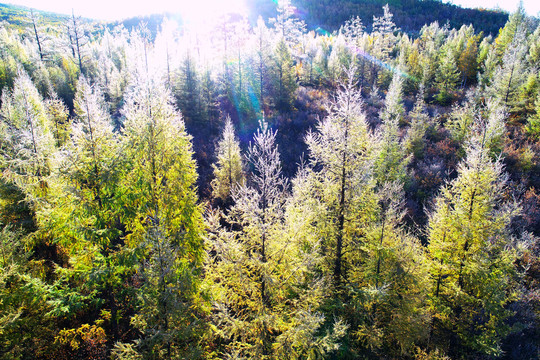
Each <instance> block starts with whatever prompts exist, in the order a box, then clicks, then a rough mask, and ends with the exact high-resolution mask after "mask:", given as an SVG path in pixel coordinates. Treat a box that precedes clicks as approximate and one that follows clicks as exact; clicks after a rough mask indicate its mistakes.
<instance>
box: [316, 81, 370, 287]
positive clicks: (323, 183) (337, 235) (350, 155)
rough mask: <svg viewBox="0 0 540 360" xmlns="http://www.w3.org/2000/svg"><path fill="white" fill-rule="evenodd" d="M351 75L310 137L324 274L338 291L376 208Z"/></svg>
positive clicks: (362, 119) (367, 136) (359, 107)
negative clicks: (358, 242) (320, 205)
mask: <svg viewBox="0 0 540 360" xmlns="http://www.w3.org/2000/svg"><path fill="white" fill-rule="evenodd" d="M355 85H356V84H355V83H354V82H353V80H352V76H350V77H349V81H348V83H346V84H345V85H344V86H343V88H342V89H340V90H339V91H338V92H337V95H336V98H335V100H334V101H333V102H332V103H331V104H330V108H329V116H328V117H326V118H325V119H324V120H322V121H320V122H319V123H318V124H317V127H316V131H315V132H310V133H308V135H307V136H306V140H305V141H306V143H307V145H308V149H309V156H310V161H311V166H312V167H313V168H314V169H319V170H318V171H313V172H312V176H313V180H312V181H315V183H317V184H318V185H316V186H315V185H314V186H313V187H312V188H313V193H312V194H311V196H312V197H314V198H316V199H318V201H320V202H321V203H322V204H324V205H323V207H322V208H318V209H317V212H318V216H317V220H316V221H315V224H316V225H315V227H316V229H314V230H315V231H316V232H317V233H318V234H319V236H320V238H321V239H324V240H323V242H324V243H323V245H322V251H323V252H324V254H325V261H324V263H323V268H324V273H325V274H326V275H327V276H330V277H332V278H333V281H332V285H333V288H334V290H333V291H336V292H339V291H341V290H342V287H343V286H344V281H346V279H347V277H348V275H347V274H348V271H349V266H350V264H349V261H350V259H349V256H350V255H351V253H352V252H351V249H352V248H354V247H355V241H354V240H353V239H355V238H357V237H359V236H360V237H361V234H362V230H361V226H362V224H363V222H364V221H367V219H368V218H369V217H370V216H371V211H372V206H373V203H372V202H373V201H374V197H373V186H374V183H373V182H372V180H371V176H370V174H371V172H372V160H371V152H372V143H373V139H372V136H371V134H370V132H369V130H368V127H367V123H366V118H365V114H364V112H363V109H362V105H363V101H362V98H361V94H360V91H359V90H358V89H357V88H356V86H355Z"/></svg>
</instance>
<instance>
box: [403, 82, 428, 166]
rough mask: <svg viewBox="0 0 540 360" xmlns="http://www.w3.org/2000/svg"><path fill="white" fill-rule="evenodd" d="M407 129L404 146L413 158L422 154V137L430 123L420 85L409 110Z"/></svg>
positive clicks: (422, 89)
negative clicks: (412, 105)
mask: <svg viewBox="0 0 540 360" xmlns="http://www.w3.org/2000/svg"><path fill="white" fill-rule="evenodd" d="M408 115H409V129H408V130H407V135H406V137H405V148H406V150H407V152H408V153H409V154H412V155H413V156H414V157H415V158H419V157H421V156H422V155H423V150H424V145H425V143H424V137H425V135H426V131H427V130H428V128H429V127H430V126H431V125H432V124H431V122H430V120H431V119H430V116H429V114H428V112H427V109H426V102H425V101H424V88H423V87H422V86H421V87H420V90H419V91H418V94H417V96H416V102H415V103H414V107H413V109H412V110H411V111H410V112H409V114H408Z"/></svg>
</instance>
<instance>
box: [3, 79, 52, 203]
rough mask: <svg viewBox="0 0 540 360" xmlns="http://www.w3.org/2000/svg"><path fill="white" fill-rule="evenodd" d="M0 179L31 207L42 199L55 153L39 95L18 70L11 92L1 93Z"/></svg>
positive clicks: (47, 118)
mask: <svg viewBox="0 0 540 360" xmlns="http://www.w3.org/2000/svg"><path fill="white" fill-rule="evenodd" d="M1 115H2V121H3V129H2V130H3V131H2V134H1V136H2V138H3V139H2V140H3V142H4V145H3V148H2V152H3V156H4V159H5V165H4V166H5V168H4V172H3V177H4V179H5V180H8V181H11V182H13V183H15V184H16V185H17V186H18V187H19V188H20V189H21V190H22V191H23V192H24V193H25V195H26V197H27V200H28V201H30V203H32V204H33V205H37V203H38V202H39V201H41V200H44V199H45V198H44V197H45V195H46V193H47V187H48V185H47V176H49V174H50V166H51V165H50V158H51V155H52V154H53V152H54V151H55V140H54V136H53V134H52V129H51V125H52V124H51V121H50V118H49V114H48V113H47V109H46V107H45V104H44V102H43V99H42V97H41V95H40V94H39V93H38V91H37V89H36V87H35V86H34V84H33V83H32V80H31V79H30V77H29V76H28V75H27V74H26V72H24V70H22V69H20V70H19V71H18V75H17V78H16V79H15V84H14V88H13V91H12V92H11V93H10V92H8V91H7V90H4V91H3V94H2V108H1Z"/></svg>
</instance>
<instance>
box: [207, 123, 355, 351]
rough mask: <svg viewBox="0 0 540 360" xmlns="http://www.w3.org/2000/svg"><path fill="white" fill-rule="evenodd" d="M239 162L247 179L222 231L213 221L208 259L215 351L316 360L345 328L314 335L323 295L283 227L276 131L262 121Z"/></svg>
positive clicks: (307, 260) (309, 263) (307, 256)
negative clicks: (246, 169)
mask: <svg viewBox="0 0 540 360" xmlns="http://www.w3.org/2000/svg"><path fill="white" fill-rule="evenodd" d="M246 159H247V160H248V163H249V165H250V166H251V167H252V170H253V172H252V174H251V178H250V179H249V181H248V182H247V183H246V185H244V186H242V187H239V188H237V190H235V191H233V197H234V200H235V204H234V206H233V207H232V208H231V210H230V212H229V213H228V215H227V216H226V217H225V221H226V223H227V224H229V225H227V226H226V227H223V226H220V225H219V221H220V220H219V217H216V216H213V221H212V223H214V227H213V228H214V231H213V232H212V236H211V239H212V243H211V244H212V247H213V249H212V251H211V253H212V254H215V255H213V259H212V260H213V261H212V262H211V263H210V264H209V269H208V275H209V277H210V279H211V280H212V282H213V287H214V291H215V299H216V304H215V323H216V327H217V331H216V332H217V339H218V340H219V343H220V344H221V346H220V348H221V349H220V352H222V353H223V354H224V355H226V356H230V357H237V358H244V357H257V358H260V359H276V358H279V359H282V358H287V359H303V358H305V357H306V356H308V357H312V356H313V357H320V356H322V355H323V354H325V353H328V352H330V351H332V350H335V349H336V348H337V347H338V343H337V341H338V340H339V338H340V337H341V336H342V335H343V333H344V330H345V328H346V327H345V325H344V324H343V323H342V322H341V321H336V322H334V324H333V326H331V329H329V330H328V331H324V332H322V334H321V327H322V326H323V325H324V323H325V317H324V315H323V314H322V313H321V312H320V311H317V308H318V305H319V304H320V300H321V299H322V298H323V297H324V296H325V295H324V293H323V289H324V288H323V287H322V285H323V283H322V282H321V281H320V280H319V279H318V278H317V277H316V276H315V270H314V268H313V263H314V262H316V261H314V260H313V257H312V256H313V255H315V256H316V254H314V253H313V251H310V250H308V249H306V248H305V246H303V245H302V242H301V241H299V237H298V231H297V229H296V228H294V227H293V228H288V227H287V226H286V225H285V222H286V220H285V217H286V215H285V212H286V205H287V193H286V190H287V181H286V180H285V179H284V178H283V177H282V175H281V164H280V159H279V153H278V150H277V146H276V145H275V132H272V131H271V130H270V129H268V125H267V124H266V123H265V122H262V123H261V127H260V129H259V130H258V132H257V133H256V135H255V138H254V141H253V144H251V146H250V147H249V149H248V152H247V155H246Z"/></svg>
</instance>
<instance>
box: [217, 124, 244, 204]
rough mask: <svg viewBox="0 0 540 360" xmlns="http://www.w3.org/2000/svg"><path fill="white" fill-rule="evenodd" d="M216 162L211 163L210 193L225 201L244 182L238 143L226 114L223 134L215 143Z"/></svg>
mask: <svg viewBox="0 0 540 360" xmlns="http://www.w3.org/2000/svg"><path fill="white" fill-rule="evenodd" d="M216 152H217V155H216V157H217V162H216V164H213V168H214V180H212V183H211V185H212V195H213V197H214V198H216V199H217V198H219V199H221V200H222V201H226V200H227V199H229V198H230V197H231V195H232V194H233V191H234V190H235V188H236V187H239V186H243V185H244V182H245V175H244V166H243V162H242V155H241V154H240V143H239V142H238V140H237V139H236V135H235V134H234V126H233V124H232V121H231V118H230V117H229V116H227V119H226V120H225V127H224V129H223V135H222V138H221V139H220V141H219V143H218V145H217V150H216Z"/></svg>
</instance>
